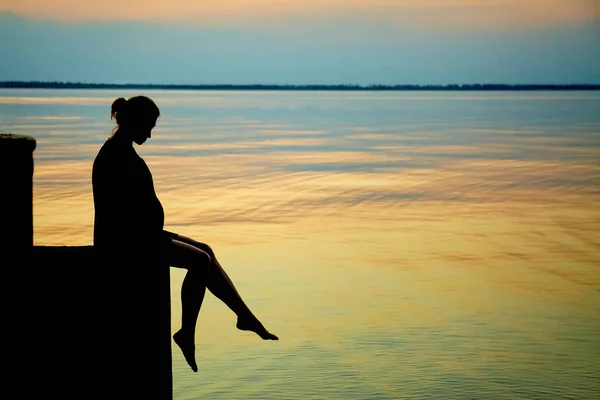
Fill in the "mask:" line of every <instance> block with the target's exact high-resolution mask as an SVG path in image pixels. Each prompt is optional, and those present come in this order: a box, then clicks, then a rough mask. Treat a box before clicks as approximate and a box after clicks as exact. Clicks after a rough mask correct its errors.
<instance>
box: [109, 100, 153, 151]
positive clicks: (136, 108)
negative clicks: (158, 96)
mask: <svg viewBox="0 0 600 400" xmlns="http://www.w3.org/2000/svg"><path fill="white" fill-rule="evenodd" d="M159 115H160V110H159V109H158V107H157V106H156V104H155V103H154V101H152V99H150V98H149V97H146V96H135V97H131V98H130V99H129V100H125V99H124V98H123V97H121V98H118V99H116V100H115V101H114V102H113V103H112V106H111V108H110V118H111V119H113V118H114V119H115V120H116V121H117V125H118V127H119V131H123V132H124V133H127V134H128V136H130V138H131V139H132V140H133V141H134V142H135V143H137V144H142V143H144V142H145V141H146V139H148V138H149V137H151V132H152V128H154V126H155V125H156V120H157V119H158V117H159Z"/></svg>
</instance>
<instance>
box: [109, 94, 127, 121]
mask: <svg viewBox="0 0 600 400" xmlns="http://www.w3.org/2000/svg"><path fill="white" fill-rule="evenodd" d="M126 106H127V100H125V98H123V97H119V98H118V99H116V100H115V101H113V103H112V106H111V107H110V118H111V119H113V118H114V119H116V120H117V121H118V119H119V116H123V114H124V111H125V107H126Z"/></svg>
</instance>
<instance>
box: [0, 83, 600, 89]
mask: <svg viewBox="0 0 600 400" xmlns="http://www.w3.org/2000/svg"><path fill="white" fill-rule="evenodd" d="M0 88H32V89H136V90H364V91H367V90H600V84H585V83H582V84H561V85H549V84H502V83H473V84H447V85H263V84H249V85H233V84H211V85H206V84H203V85H164V84H162V85H161V84H152V83H148V84H143V83H85V82H41V81H27V82H24V81H2V82H0Z"/></svg>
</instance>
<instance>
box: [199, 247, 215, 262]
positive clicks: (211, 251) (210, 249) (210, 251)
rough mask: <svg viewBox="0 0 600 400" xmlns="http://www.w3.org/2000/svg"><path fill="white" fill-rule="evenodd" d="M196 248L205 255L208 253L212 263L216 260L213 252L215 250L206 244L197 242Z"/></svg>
mask: <svg viewBox="0 0 600 400" xmlns="http://www.w3.org/2000/svg"><path fill="white" fill-rule="evenodd" d="M195 247H196V248H198V249H200V250H202V251H203V252H204V253H206V254H207V255H208V256H209V258H210V259H211V261H212V259H214V258H215V253H214V252H213V249H212V248H211V247H210V246H209V245H207V244H206V243H200V242H196V243H195Z"/></svg>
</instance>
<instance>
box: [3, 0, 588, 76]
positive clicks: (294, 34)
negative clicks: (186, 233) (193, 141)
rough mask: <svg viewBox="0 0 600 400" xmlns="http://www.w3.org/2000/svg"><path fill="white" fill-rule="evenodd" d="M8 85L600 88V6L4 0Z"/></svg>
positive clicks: (433, 0) (436, 0)
mask: <svg viewBox="0 0 600 400" xmlns="http://www.w3.org/2000/svg"><path fill="white" fill-rule="evenodd" d="M0 60H1V61H0V80H58V81H82V82H107V83H127V82H136V83H197V84H201V83H234V84H235V83H239V84H253V83H275V84H308V83H323V84H339V83H351V84H396V83H400V84H402V83H407V84H446V83H600V1H598V0H569V1H566V0H529V1H523V0H485V1H483V0H363V1H361V0H305V1H299V0H219V1H203V2H198V1H193V0H143V1H142V0H131V1H127V2H123V1H117V0H102V1H98V0H88V1H79V2H75V1H71V0H54V1H47V0H0Z"/></svg>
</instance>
